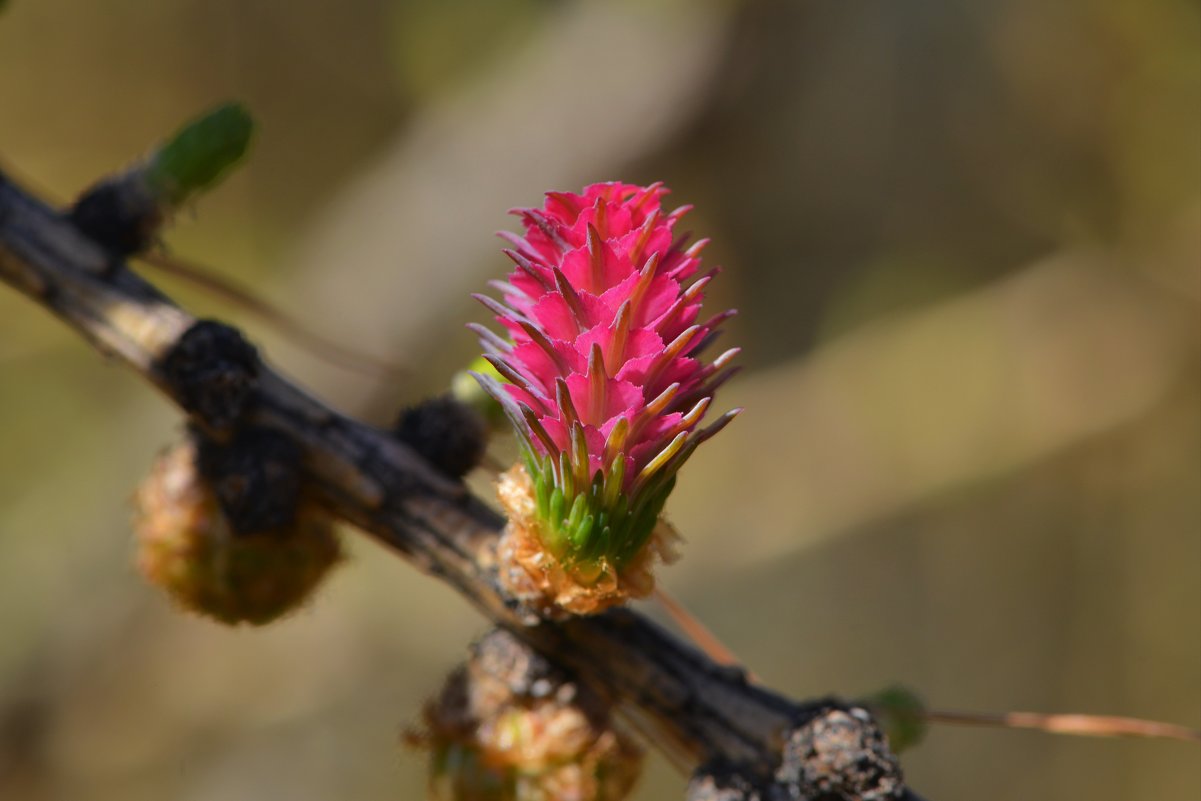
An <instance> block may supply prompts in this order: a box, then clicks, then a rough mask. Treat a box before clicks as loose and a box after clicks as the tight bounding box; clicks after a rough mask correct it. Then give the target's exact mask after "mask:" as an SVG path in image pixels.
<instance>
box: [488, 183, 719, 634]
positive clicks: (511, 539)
mask: <svg viewBox="0 0 1201 801" xmlns="http://www.w3.org/2000/svg"><path fill="white" fill-rule="evenodd" d="M665 194H667V190H666V189H664V188H663V187H662V186H661V185H659V184H654V185H651V186H649V187H639V186H633V185H629V184H622V183H607V184H594V185H592V186H589V187H587V188H586V189H585V190H584V192H583V194H579V195H577V194H572V193H565V192H550V193H548V194H547V199H546V203H545V205H544V206H543V208H541V209H520V210H518V211H517V212H515V213H516V214H518V215H519V216H520V217H521V220H522V223H523V224H524V225H525V229H526V231H525V236H524V237H519V236H516V235H514V234H502V236H505V238H506V239H508V240H509V242H510V243H511V244H512V249H509V250H506V251H505V253H506V254H507V255H508V256H509V258H511V259H512V260H513V261H514V262H515V263H516V265H517V267H516V269H515V270H514V271H513V273H512V274H511V275H510V276H509V280H508V281H507V282H500V281H498V282H493V286H494V287H495V288H496V289H497V290H498V291H499V292H500V293H501V297H502V298H503V301H496V300H494V299H492V298H489V297H486V296H477V297H478V298H479V300H480V301H481V302H482V303H483V304H484V305H485V306H487V307H488V308H489V309H490V310H491V311H493V312H494V313H495V314H496V319H497V321H498V322H499V323H500V324H501V325H502V326H504V329H505V332H506V334H507V337H502V336H498V335H496V334H495V333H493V332H492V331H490V330H488V329H486V328H484V327H483V326H478V325H473V326H472V328H473V330H475V331H476V332H477V333H478V334H479V336H480V342H481V344H482V345H483V347H484V351H485V358H486V359H487V360H488V361H489V362H490V363H491V364H492V365H493V366H494V367H495V368H496V371H497V372H498V373H499V374H500V376H502V377H503V378H504V379H505V381H504V382H501V381H498V380H496V378H494V377H491V376H487V375H477V376H476V377H477V379H478V380H479V381H480V383H481V385H482V386H483V388H484V389H485V390H486V391H487V392H488V393H489V394H490V395H491V396H492V397H493V398H495V399H496V400H497V401H498V402H499V403H500V404H501V406H502V407H503V408H504V410H505V413H506V414H507V415H508V417H509V419H510V420H511V421H512V423H513V425H514V426H515V428H516V430H517V435H518V438H519V440H520V443H521V449H522V456H523V464H522V465H519V466H518V468H516V469H515V471H510V472H509V473H508V474H506V478H505V479H503V480H502V486H501V497H502V502H503V503H504V504H505V505H506V508H507V511H509V513H510V521H511V523H510V527H509V532H508V534H507V535H506V540H507V542H502V546H501V549H500V550H501V555H502V557H506V556H507V557H508V558H509V559H510V560H511V561H515V562H517V563H519V566H520V567H521V570H520V571H508V573H509V574H510V578H511V579H512V578H513V577H514V576H516V577H517V583H518V584H522V583H528V582H530V581H532V582H533V584H534V585H537V589H536V592H537V593H540V594H541V595H543V596H546V598H547V599H548V600H550V601H552V602H554V603H557V604H558V605H559V606H560V607H564V608H567V609H568V610H569V611H574V612H590V611H598V610H599V609H602V608H604V607H605V606H608V605H611V604H613V603H619V602H620V601H621V600H624V598H625V597H626V596H627V595H629V594H634V595H645V594H646V593H648V592H649V591H650V589H651V587H652V586H653V582H652V580H651V578H650V574H649V564H650V561H651V560H650V553H651V551H652V550H655V549H656V548H657V549H658V550H659V551H660V552H663V551H665V550H666V544H665V543H662V542H660V543H651V540H652V534H653V533H654V532H655V530H656V525H657V522H658V519H659V514H660V512H661V511H662V509H663V504H664V502H665V501H666V500H667V495H668V493H670V491H671V489H672V487H673V486H674V484H675V476H676V472H677V471H678V470H679V469H680V467H681V466H682V465H683V463H684V461H685V460H686V459H687V458H688V457H689V456H691V455H692V452H693V451H694V450H695V449H696V447H697V446H698V445H699V444H700V443H701V442H703V441H704V440H706V439H708V438H709V437H711V436H713V434H715V433H717V431H718V430H720V429H721V428H722V427H723V426H724V425H725V424H726V423H728V422H729V421H730V420H731V419H732V418H733V416H734V415H735V414H736V413H737V412H738V410H734V411H732V412H728V413H727V414H725V415H723V416H722V417H720V418H718V420H717V421H716V422H715V423H713V424H712V425H710V426H708V427H707V428H699V424H700V422H701V418H702V417H703V416H704V415H705V412H706V410H707V409H708V407H709V405H710V403H711V402H712V400H713V393H714V390H715V389H716V388H717V387H718V386H719V385H720V384H721V383H722V382H723V381H725V380H726V379H727V378H728V377H729V376H730V375H731V374H732V372H733V368H731V367H729V366H728V365H729V362H730V361H731V360H732V359H733V357H734V356H735V355H736V354H737V352H738V350H737V349H736V348H735V349H731V350H728V351H726V352H724V353H722V354H721V355H720V356H718V357H717V358H716V359H714V360H713V361H711V362H705V361H703V360H702V359H701V358H700V353H701V351H702V350H703V349H704V348H705V346H706V345H708V344H709V343H710V342H711V341H712V340H713V339H714V338H715V337H716V336H717V333H718V330H717V327H718V325H719V324H720V323H721V322H722V321H723V320H725V319H726V318H727V317H729V316H730V315H732V314H733V312H732V311H727V312H723V313H721V314H718V315H716V316H715V317H713V318H711V319H709V320H707V321H705V322H702V323H698V322H697V320H698V318H699V314H700V310H701V301H702V295H703V292H704V289H705V286H706V285H707V284H708V283H709V281H710V280H712V278H713V276H714V274H715V273H716V270H714V271H711V272H709V273H706V274H704V275H701V276H699V277H698V276H697V273H698V270H699V267H700V252H701V250H702V249H703V248H704V246H705V244H706V243H707V240H700V241H698V242H696V243H695V244H693V245H692V246H690V247H687V248H686V247H684V242H683V241H677V240H676V239H675V236H676V234H675V233H674V231H673V229H674V228H675V225H676V222H677V221H678V220H679V219H680V218H681V217H682V216H683V215H684V213H685V212H686V211H687V210H688V207H683V208H679V209H676V210H675V211H672V212H670V213H664V212H663V210H662V209H661V207H660V202H661V200H662V197H663V196H664V195H665ZM648 546H649V547H648ZM512 566H513V565H509V566H508V567H512ZM523 572H524V574H525V575H524V576H522V575H521V574H522V573H523ZM503 573H505V571H502V574H503ZM526 589H529V588H528V587H527V588H526ZM525 594H527V595H528V594H529V593H528V592H527V593H525Z"/></svg>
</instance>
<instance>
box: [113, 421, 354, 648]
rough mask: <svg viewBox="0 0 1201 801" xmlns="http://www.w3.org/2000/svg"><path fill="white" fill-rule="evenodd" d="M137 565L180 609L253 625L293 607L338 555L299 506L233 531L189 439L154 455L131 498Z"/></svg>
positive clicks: (322, 526)
mask: <svg viewBox="0 0 1201 801" xmlns="http://www.w3.org/2000/svg"><path fill="white" fill-rule="evenodd" d="M134 508H135V517H134V532H135V535H136V539H137V563H138V568H139V569H140V570H141V572H142V574H143V575H145V576H146V578H147V579H148V580H149V581H150V582H151V583H152V584H155V585H157V586H159V587H162V588H163V589H164V590H166V592H167V594H169V595H170V596H171V597H172V598H173V599H175V600H176V601H177V602H178V603H179V604H180V605H181V606H183V607H185V608H186V609H189V610H191V611H194V612H198V613H200V614H202V615H206V616H208V617H211V618H214V619H216V620H219V621H221V622H223V623H228V624H236V623H252V624H256V625H261V624H264V623H269V622H271V621H272V620H275V619H276V618H278V617H279V616H281V615H283V614H285V613H287V612H289V611H291V610H293V609H295V608H297V607H298V606H299V605H300V604H301V603H302V602H303V601H304V600H305V599H306V598H307V597H308V596H309V595H310V593H311V592H312V590H313V589H314V588H315V587H316V586H317V585H318V584H319V583H320V582H321V579H322V578H323V577H324V576H325V575H326V573H327V572H328V571H329V569H330V568H331V567H332V566H333V565H334V564H336V563H337V562H338V561H339V559H340V558H341V548H340V546H339V542H338V539H337V536H336V534H335V533H334V531H333V528H332V526H331V524H330V522H329V521H328V519H327V518H326V517H325V516H324V515H321V514H320V513H318V512H316V510H308V509H305V508H303V507H302V508H301V509H299V510H297V512H296V513H295V514H294V515H293V516H292V517H291V519H290V520H289V521H288V522H287V524H286V525H282V526H279V527H277V528H273V529H268V530H265V531H253V532H246V533H242V532H235V530H234V528H233V527H232V526H231V525H230V523H229V520H228V518H227V517H226V514H225V512H224V511H223V510H222V508H221V504H220V502H219V500H218V497H217V494H216V493H215V492H214V490H213V487H212V484H211V482H210V481H209V480H207V479H206V478H205V477H203V476H202V475H201V473H200V471H199V470H198V469H197V449H196V446H195V445H194V444H193V443H192V442H191V441H188V442H185V443H182V444H180V445H177V446H175V447H174V448H172V449H171V450H169V451H167V452H166V453H165V454H163V455H162V456H160V457H159V459H158V461H157V462H156V463H155V465H154V468H153V469H152V470H151V472H150V474H149V475H148V476H147V477H146V478H145V479H144V480H143V482H142V484H141V485H140V486H139V487H138V489H137V491H136V493H135V495H134Z"/></svg>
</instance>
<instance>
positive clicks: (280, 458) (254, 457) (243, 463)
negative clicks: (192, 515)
mask: <svg viewBox="0 0 1201 801" xmlns="http://www.w3.org/2000/svg"><path fill="white" fill-rule="evenodd" d="M193 435H194V436H195V437H196V444H197V468H198V469H199V471H200V474H201V475H202V476H204V478H205V479H207V480H208V482H209V485H210V486H211V487H212V488H213V492H214V494H216V496H217V502H218V503H219V504H220V506H221V511H223V512H224V513H225V516H226V518H227V519H228V520H229V526H230V529H231V530H232V531H233V532H234V533H235V534H238V535H249V534H256V533H265V532H270V531H278V530H286V529H287V528H289V527H290V526H291V524H292V522H293V521H294V520H295V518H296V508H297V504H298V503H299V501H300V490H301V479H302V476H301V459H302V457H303V454H302V452H301V449H300V446H298V445H297V444H296V443H295V442H293V441H292V440H291V439H289V438H288V437H286V436H284V435H283V434H281V433H279V432H278V431H274V430H271V429H268V428H245V429H242V430H240V431H239V432H238V433H237V435H236V436H234V437H233V438H232V439H230V440H229V441H228V442H216V441H215V440H212V439H209V438H208V437H205V436H204V435H203V434H199V433H197V432H193Z"/></svg>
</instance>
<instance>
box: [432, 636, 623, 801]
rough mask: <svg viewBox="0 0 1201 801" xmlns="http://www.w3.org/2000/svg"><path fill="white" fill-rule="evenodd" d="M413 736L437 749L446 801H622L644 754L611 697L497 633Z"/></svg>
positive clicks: (439, 793)
mask: <svg viewBox="0 0 1201 801" xmlns="http://www.w3.org/2000/svg"><path fill="white" fill-rule="evenodd" d="M423 723H424V731H422V732H421V733H417V734H412V735H411V736H410V738H409V739H410V742H411V743H412V744H415V745H418V746H421V747H425V748H428V749H429V750H430V751H431V753H432V771H431V782H430V784H431V795H432V796H433V797H434V798H436V799H438V800H439V801H567V800H568V799H570V801H621V799H624V798H626V797H627V796H628V795H629V793H630V791H631V790H632V789H633V787H634V784H635V782H636V781H637V779H638V776H639V773H640V770H641V764H642V752H641V750H640V749H639V748H638V747H637V746H636V745H634V744H633V742H632V741H630V740H629V739H628V738H627V737H626V736H625V735H624V734H622V733H621V732H619V731H618V730H617V729H614V728H613V727H612V725H611V722H610V719H609V714H608V711H607V707H606V705H605V704H604V703H603V702H602V701H601V699H599V698H598V697H596V696H595V694H593V693H590V692H589V691H588V690H587V688H586V687H584V686H582V685H579V684H577V683H575V682H573V681H570V680H569V679H568V678H567V677H566V676H564V675H563V674H562V673H560V672H559V671H557V670H555V669H553V668H551V667H550V666H549V665H547V664H546V663H545V662H544V661H543V660H542V659H541V658H540V657H538V656H536V655H535V654H532V653H531V652H530V651H528V650H526V649H525V648H524V646H522V645H521V644H520V643H518V642H517V641H516V640H515V639H514V638H513V637H512V635H509V634H508V633H506V632H501V631H495V632H493V633H492V634H490V635H488V636H487V637H485V638H484V639H483V640H482V641H481V642H480V643H478V644H477V645H476V647H475V648H474V651H473V654H472V657H471V659H470V660H469V661H468V662H467V663H466V664H465V665H463V666H460V667H459V668H458V669H456V670H455V671H454V672H453V673H452V674H451V675H450V677H449V678H448V679H447V682H446V685H445V686H444V687H443V689H442V692H441V694H440V695H439V696H438V698H436V699H435V700H433V701H431V702H430V703H429V704H427V705H426V707H425V710H424V714H423Z"/></svg>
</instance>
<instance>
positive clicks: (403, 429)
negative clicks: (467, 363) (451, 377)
mask: <svg viewBox="0 0 1201 801" xmlns="http://www.w3.org/2000/svg"><path fill="white" fill-rule="evenodd" d="M395 432H396V437H397V438H398V439H400V440H401V441H402V442H404V443H405V444H406V445H408V446H409V447H410V448H412V449H413V450H415V451H417V453H419V454H421V456H422V457H423V458H424V459H425V460H426V461H427V462H429V463H430V464H432V465H433V466H434V467H436V468H437V469H438V470H439V471H441V472H442V473H445V474H446V475H448V476H451V477H452V478H462V477H463V476H465V475H467V473H469V472H471V470H472V469H473V468H474V467H475V466H476V465H477V464H479V462H480V459H481V458H482V457H483V455H484V447H485V446H486V445H487V435H488V431H487V427H486V426H485V424H484V420H483V418H482V417H480V415H479V414H478V413H477V412H476V411H475V410H474V409H472V408H471V407H470V406H467V405H465V404H463V403H461V402H459V401H457V400H455V399H454V398H452V397H450V396H449V395H440V396H438V397H435V398H430V399H428V400H425V401H422V402H421V403H419V404H417V405H416V406H411V407H409V408H407V409H405V410H404V411H403V412H401V414H400V419H399V420H397V422H396V427H395Z"/></svg>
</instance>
